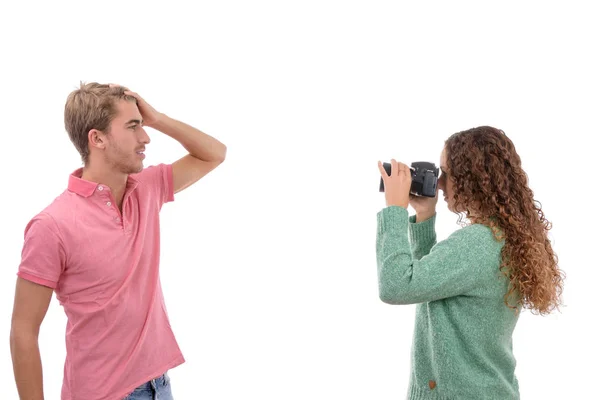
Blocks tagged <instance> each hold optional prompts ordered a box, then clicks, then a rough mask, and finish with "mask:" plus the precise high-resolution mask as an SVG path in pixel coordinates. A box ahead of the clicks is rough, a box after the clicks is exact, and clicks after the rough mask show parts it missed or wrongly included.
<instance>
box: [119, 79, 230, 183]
mask: <svg viewBox="0 0 600 400" xmlns="http://www.w3.org/2000/svg"><path fill="white" fill-rule="evenodd" d="M110 86H111V87H112V86H119V85H116V84H110ZM123 89H125V90H124V93H125V94H126V95H129V96H132V97H134V98H135V99H136V102H137V107H138V109H139V110H140V114H141V115H142V119H143V124H144V125H145V126H149V127H150V128H153V129H156V130H157V131H160V132H162V133H164V134H165V135H167V136H170V137H172V138H173V139H175V140H177V141H178V142H179V143H181V145H182V146H183V147H185V149H186V150H187V151H188V152H189V153H190V154H188V155H187V156H184V157H182V158H180V159H179V160H177V161H175V162H174V163H173V193H177V192H180V191H182V190H183V189H185V188H187V187H188V186H190V185H192V184H194V183H196V182H197V181H198V180H199V179H200V178H202V177H203V176H204V175H206V174H208V173H209V172H210V171H212V170H213V169H215V168H216V167H217V166H218V165H219V164H221V163H222V162H223V161H225V153H226V152H227V147H225V145H224V144H223V143H221V142H219V141H218V140H217V139H215V138H214V137H212V136H210V135H207V134H206V133H204V132H202V131H200V130H198V129H196V128H194V127H192V126H190V125H188V124H186V123H183V122H181V121H178V120H176V119H173V118H171V117H169V116H167V115H165V114H163V113H160V112H157V111H156V110H155V109H154V107H152V106H151V105H150V104H148V102H146V101H145V100H144V99H143V98H142V97H141V96H140V95H139V94H137V93H135V92H133V91H131V90H129V89H127V88H125V87H123Z"/></svg>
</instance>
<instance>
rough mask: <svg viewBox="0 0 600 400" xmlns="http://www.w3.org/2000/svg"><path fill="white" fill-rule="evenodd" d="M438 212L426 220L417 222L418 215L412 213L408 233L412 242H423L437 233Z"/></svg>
mask: <svg viewBox="0 0 600 400" xmlns="http://www.w3.org/2000/svg"><path fill="white" fill-rule="evenodd" d="M436 216H437V213H436V214H433V216H432V217H431V218H429V219H426V220H425V221H421V222H417V216H416V215H411V216H410V218H409V219H408V220H409V222H410V223H409V224H408V234H409V238H410V242H411V243H423V242H425V241H427V240H430V239H431V238H432V237H434V235H435V217H436Z"/></svg>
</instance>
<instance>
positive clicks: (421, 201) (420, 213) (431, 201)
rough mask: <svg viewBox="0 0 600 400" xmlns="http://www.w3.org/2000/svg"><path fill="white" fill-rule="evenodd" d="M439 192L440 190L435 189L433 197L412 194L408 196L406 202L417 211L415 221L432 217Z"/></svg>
mask: <svg viewBox="0 0 600 400" xmlns="http://www.w3.org/2000/svg"><path fill="white" fill-rule="evenodd" d="M439 193H440V190H439V189H436V192H435V197H425V196H413V195H412V194H411V195H410V196H409V199H408V202H409V204H410V206H411V207H412V208H414V210H415V212H416V213H417V222H421V221H425V220H426V219H429V218H431V217H433V215H434V214H435V206H436V205H437V201H438V194H439Z"/></svg>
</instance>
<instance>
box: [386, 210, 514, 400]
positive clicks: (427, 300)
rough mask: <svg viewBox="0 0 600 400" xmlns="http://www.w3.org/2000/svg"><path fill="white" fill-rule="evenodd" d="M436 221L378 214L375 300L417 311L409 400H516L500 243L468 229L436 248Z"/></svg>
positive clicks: (482, 230) (485, 230)
mask: <svg viewBox="0 0 600 400" xmlns="http://www.w3.org/2000/svg"><path fill="white" fill-rule="evenodd" d="M435 218H436V217H435V216H433V217H432V218H430V219H428V220H427V221H423V222H420V223H416V222H415V216H414V215H413V216H410V217H409V215H408V211H407V210H406V209H405V208H403V207H396V206H390V207H386V208H384V209H383V210H381V211H380V212H379V213H378V214H377V271H378V277H379V296H380V298H381V300H382V301H384V302H385V303H389V304H417V306H416V319H415V328H414V336H413V343H412V351H411V354H412V356H411V358H412V359H411V374H410V381H409V385H408V397H407V399H408V400H426V399H427V400H470V399H473V400H485V399H490V400H513V399H519V385H518V382H517V378H516V376H515V373H514V371H515V365H516V362H515V358H514V357H513V352H512V333H513V330H514V328H515V325H516V323H517V320H518V314H517V315H515V312H514V310H512V309H510V308H508V307H507V306H506V305H505V304H504V295H505V293H506V291H507V289H508V279H506V278H505V277H504V276H503V275H502V273H501V272H500V270H499V267H500V261H501V255H500V251H501V249H502V246H503V245H504V242H498V241H496V240H495V239H494V237H493V234H492V231H491V229H490V228H489V227H487V226H485V225H481V224H472V225H468V226H466V227H464V228H462V229H459V230H457V231H456V232H454V233H452V234H451V235H450V236H449V237H448V238H447V239H446V240H443V241H441V242H439V243H436V233H435ZM519 311H520V310H519Z"/></svg>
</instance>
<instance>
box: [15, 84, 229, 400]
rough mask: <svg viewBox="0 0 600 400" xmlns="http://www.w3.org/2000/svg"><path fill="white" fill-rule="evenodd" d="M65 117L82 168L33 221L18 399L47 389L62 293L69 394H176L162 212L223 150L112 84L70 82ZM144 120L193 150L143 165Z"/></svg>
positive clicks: (103, 397) (21, 312)
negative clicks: (45, 374)
mask: <svg viewBox="0 0 600 400" xmlns="http://www.w3.org/2000/svg"><path fill="white" fill-rule="evenodd" d="M65 126H66V130H67V132H68V133H69V137H70V139H71V141H72V142H73V144H74V145H75V147H76V148H77V150H78V151H79V153H80V154H81V158H82V161H83V163H84V166H83V168H79V169H77V170H76V171H74V172H73V173H72V174H71V175H70V176H69V180H68V188H67V189H66V190H65V191H64V192H63V193H62V194H61V195H60V196H58V197H57V198H56V199H55V200H54V201H53V202H52V203H51V204H50V205H49V206H47V207H46V208H45V209H44V210H43V211H41V212H40V213H39V214H37V215H36V216H35V217H34V218H33V219H32V220H31V221H30V222H29V223H28V224H27V227H26V229H25V241H24V245H23V251H22V260H21V264H20V266H19V269H18V272H17V275H18V277H17V283H16V291H15V302H14V310H13V316H12V327H11V334H10V347H11V353H12V361H13V369H14V374H15V381H16V384H17V389H18V392H19V396H20V398H21V399H27V400H36V399H40V400H41V399H43V398H44V394H43V387H42V386H43V385H42V365H41V359H40V352H39V347H38V333H39V329H40V325H41V323H42V320H43V318H44V316H45V315H46V311H47V309H48V306H49V303H50V299H51V297H52V293H53V291H54V292H55V293H56V298H57V299H58V301H59V302H60V304H61V305H62V306H63V307H64V310H65V313H66V315H67V319H68V322H67V329H66V350H67V355H66V360H65V364H64V379H63V386H62V395H61V399H62V400H82V399H85V400H120V399H123V398H127V399H146V398H147V399H153V398H155V397H154V396H155V395H156V396H158V397H159V398H161V399H165V400H168V399H171V394H170V393H171V391H170V386H169V377H168V375H167V374H166V372H167V371H168V370H169V369H171V368H173V367H175V366H177V365H180V364H182V363H183V362H184V361H185V360H184V358H183V355H182V353H181V351H180V349H179V346H178V344H177V342H176V340H175V337H174V334H173V332H172V330H171V326H170V324H169V320H168V315H167V311H166V309H165V305H164V302H163V294H162V290H161V285H160V279H159V251H160V243H159V240H160V234H159V211H160V209H161V207H162V205H163V204H165V203H167V202H170V201H173V200H174V194H175V193H177V192H179V191H181V190H183V189H185V188H187V187H188V186H190V185H192V184H193V183H194V182H196V181H198V180H199V179H200V178H202V177H203V176H204V175H206V174H207V173H209V172H210V171H212V170H213V169H214V168H215V167H217V166H218V165H219V164H220V163H222V162H223V161H224V159H225V153H226V147H225V146H224V145H223V144H222V143H221V142H219V141H218V140H216V139H214V138H213V137H211V136H209V135H207V134H205V133H202V132H200V131H199V130H197V129H195V128H193V127H191V126H189V125H186V124H184V123H182V122H179V121H177V120H174V119H172V118H170V117H168V116H166V115H165V114H162V113H159V112H157V111H156V110H155V109H154V108H152V107H151V106H150V105H149V104H148V103H147V102H146V101H144V100H143V99H142V98H141V97H140V96H139V95H138V94H136V93H133V92H131V91H129V90H128V89H127V88H124V87H121V86H118V85H112V84H111V85H102V84H98V83H89V84H86V85H84V84H82V85H81V87H80V88H79V89H78V90H75V91H73V92H72V93H71V94H70V95H69V97H68V99H67V102H66V106H65ZM144 126H149V127H152V128H154V129H156V130H158V131H160V132H163V133H164V134H166V135H168V136H170V137H172V138H173V139H175V140H177V141H178V142H179V143H181V144H182V146H183V147H185V149H186V150H187V151H188V152H189V154H188V155H186V156H185V157H183V158H181V159H179V160H178V161H176V162H174V163H173V164H159V165H155V166H150V167H148V168H144V166H143V160H144V157H145V156H144V150H145V148H146V145H148V143H150V138H149V137H148V135H147V134H146V131H145V130H144ZM144 396H147V397H144ZM51 397H52V398H54V396H51Z"/></svg>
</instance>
